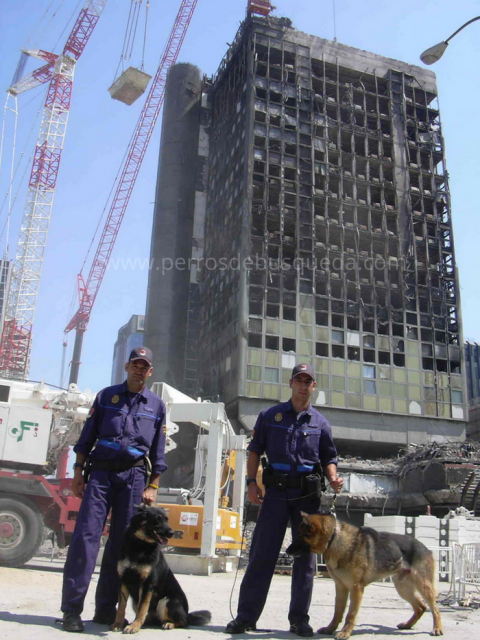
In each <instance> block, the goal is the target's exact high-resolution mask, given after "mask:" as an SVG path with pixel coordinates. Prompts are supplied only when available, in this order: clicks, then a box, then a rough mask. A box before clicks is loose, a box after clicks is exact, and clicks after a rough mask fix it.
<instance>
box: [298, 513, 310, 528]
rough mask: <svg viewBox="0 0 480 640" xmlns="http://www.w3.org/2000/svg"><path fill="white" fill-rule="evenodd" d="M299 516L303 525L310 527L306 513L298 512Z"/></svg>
mask: <svg viewBox="0 0 480 640" xmlns="http://www.w3.org/2000/svg"><path fill="white" fill-rule="evenodd" d="M300 515H301V516H302V522H303V524H306V525H308V526H310V520H309V518H308V513H305V511H300Z"/></svg>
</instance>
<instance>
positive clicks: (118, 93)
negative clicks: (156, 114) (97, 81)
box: [108, 67, 152, 105]
mask: <svg viewBox="0 0 480 640" xmlns="http://www.w3.org/2000/svg"><path fill="white" fill-rule="evenodd" d="M151 77H152V76H150V75H148V73H145V72H144V71H140V69H135V67H128V69H125V71H124V72H123V73H122V74H121V75H120V76H119V77H118V78H117V79H116V80H115V82H114V83H113V84H112V86H111V87H110V88H109V89H108V92H109V93H110V96H111V97H112V98H113V99H114V100H119V101H120V102H123V103H124V104H128V105H131V104H133V103H134V102H135V100H137V98H139V97H140V96H141V95H142V93H144V91H145V89H146V88H147V86H148V83H149V82H150V80H151Z"/></svg>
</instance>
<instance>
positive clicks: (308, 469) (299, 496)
mask: <svg viewBox="0 0 480 640" xmlns="http://www.w3.org/2000/svg"><path fill="white" fill-rule="evenodd" d="M315 386H316V382H315V371H314V370H313V368H312V367H311V366H310V365H309V364H297V366H296V367H294V369H293V371H292V377H291V379H290V388H291V389H292V397H291V399H290V400H289V401H288V402H285V403H282V404H277V405H276V406H274V407H272V408H271V409H266V410H265V411H262V412H261V413H260V415H259V416H258V419H257V423H256V425H255V429H254V431H253V437H252V440H251V442H250V444H249V445H248V451H249V455H248V462H247V486H248V498H249V500H250V502H251V503H253V504H261V505H262V508H261V509H260V513H259V516H258V520H257V524H256V527H255V530H254V533H253V539H252V545H251V549H250V558H249V562H248V567H247V570H246V572H245V576H244V578H243V581H242V585H241V587H240V595H239V601H238V612H237V617H236V618H235V619H234V620H232V621H231V622H229V623H228V625H227V627H226V629H225V631H226V632H227V633H233V634H235V633H244V632H245V631H248V630H251V629H255V628H256V622H257V620H258V618H259V617H260V615H261V613H262V610H263V607H264V606H265V602H266V599H267V594H268V590H269V588H270V583H271V581H272V577H273V572H274V571H275V565H276V562H277V558H278V554H279V552H280V548H281V546H282V542H283V539H284V537H285V531H286V529H287V525H288V522H289V521H291V525H292V533H293V536H294V537H295V535H296V532H297V529H298V526H299V525H300V522H301V520H302V517H301V515H300V512H301V511H305V512H307V513H315V512H317V511H319V509H320V499H321V488H320V475H319V474H318V473H316V471H318V468H319V465H320V466H321V468H322V469H323V473H324V475H325V477H326V479H327V481H328V482H329V484H330V486H331V487H332V488H333V489H334V491H335V492H338V491H340V489H341V487H342V485H343V480H342V478H340V477H339V476H337V458H336V456H337V451H336V449H335V445H334V443H333V439H332V433H331V429H330V425H329V424H328V422H327V421H326V420H325V418H324V417H323V416H322V415H320V413H318V411H315V409H314V408H313V407H312V406H311V404H310V397H311V395H312V392H313V390H314V389H315ZM264 453H266V455H267V458H268V463H269V464H268V466H267V467H266V469H265V470H264V473H263V483H264V485H265V488H266V491H265V498H264V497H263V494H262V490H261V489H260V487H259V486H258V485H257V483H256V477H257V471H258V467H259V463H260V456H261V455H262V454H264ZM314 574H315V555H314V554H312V553H306V554H303V555H302V556H300V557H298V558H295V560H294V562H293V570H292V593H291V599H290V610H289V613H288V619H289V621H290V631H291V632H292V633H295V634H297V635H298V636H303V637H310V636H313V629H312V627H311V626H310V625H309V619H310V618H309V615H308V609H309V607H310V600H311V597H312V590H313V577H314Z"/></svg>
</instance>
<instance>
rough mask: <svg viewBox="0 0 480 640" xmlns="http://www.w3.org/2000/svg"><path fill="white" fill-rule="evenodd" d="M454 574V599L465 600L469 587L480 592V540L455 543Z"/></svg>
mask: <svg viewBox="0 0 480 640" xmlns="http://www.w3.org/2000/svg"><path fill="white" fill-rule="evenodd" d="M452 574H453V575H452V590H453V594H452V597H453V599H454V600H456V601H457V602H460V603H461V602H462V600H465V597H466V590H467V587H474V588H476V589H477V591H478V592H479V593H480V542H471V543H469V544H454V546H453V570H452Z"/></svg>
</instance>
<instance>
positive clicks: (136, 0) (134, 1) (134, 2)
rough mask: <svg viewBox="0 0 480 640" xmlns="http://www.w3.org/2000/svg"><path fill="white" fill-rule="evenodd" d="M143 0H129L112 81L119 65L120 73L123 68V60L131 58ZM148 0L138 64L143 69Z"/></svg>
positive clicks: (116, 75) (115, 77)
mask: <svg viewBox="0 0 480 640" xmlns="http://www.w3.org/2000/svg"><path fill="white" fill-rule="evenodd" d="M142 2H143V0H130V9H129V12H128V19H127V26H126V28H125V35H124V38H123V45H122V52H121V54H120V60H119V62H118V66H117V69H116V71H115V76H114V78H113V81H114V82H115V80H116V79H117V77H118V75H119V73H118V72H119V70H120V67H121V69H122V73H123V71H124V70H125V68H124V62H125V61H129V60H131V59H132V53H133V47H134V45H135V39H136V35H137V28H138V21H139V18H140V11H141V5H142ZM149 4H150V2H149V0H147V2H146V5H145V28H144V33H143V47H142V62H141V65H140V70H141V71H143V68H144V61H145V43H146V38H147V23H148V9H149Z"/></svg>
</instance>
